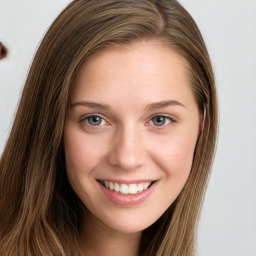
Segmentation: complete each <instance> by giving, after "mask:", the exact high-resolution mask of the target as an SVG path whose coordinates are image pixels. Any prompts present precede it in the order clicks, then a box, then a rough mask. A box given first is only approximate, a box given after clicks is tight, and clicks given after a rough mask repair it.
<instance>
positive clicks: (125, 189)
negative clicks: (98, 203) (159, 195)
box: [102, 181, 152, 195]
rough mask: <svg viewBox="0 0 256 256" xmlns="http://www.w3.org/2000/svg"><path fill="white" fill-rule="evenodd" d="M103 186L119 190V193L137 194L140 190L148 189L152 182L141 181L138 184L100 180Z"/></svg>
mask: <svg viewBox="0 0 256 256" xmlns="http://www.w3.org/2000/svg"><path fill="white" fill-rule="evenodd" d="M102 183H103V184H104V186H105V187H107V188H108V189H110V190H114V191H115V192H119V193H121V194H125V195H127V194H131V195H134V194H138V193H140V192H142V191H143V190H146V189H148V187H149V186H150V185H151V184H152V182H142V183H138V184H129V185H128V184H119V183H116V182H115V183H114V182H112V181H102Z"/></svg>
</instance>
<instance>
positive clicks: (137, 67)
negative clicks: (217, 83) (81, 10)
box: [71, 41, 192, 101]
mask: <svg viewBox="0 0 256 256" xmlns="http://www.w3.org/2000/svg"><path fill="white" fill-rule="evenodd" d="M188 70H189V69H188V64H187V61H186V60H185V59H184V58H183V57H182V56H181V55H180V54H178V53H177V52H176V51H175V50H173V49H172V48H170V47H168V46H167V45H166V44H164V43H162V42H158V41H145V42H139V43H134V44H132V45H129V46H114V47H110V48H107V49H104V50H102V51H100V52H99V53H98V54H96V55H95V56H94V57H92V58H91V59H90V60H89V61H87V62H86V63H84V64H83V66H82V67H81V69H80V70H79V72H78V75H77V77H76V79H75V81H74V84H73V86H72V90H71V101H72V100H78V98H82V97H92V98H95V99H98V100H100V99H103V98H104V99H107V98H108V97H109V98H113V94H116V96H117V97H119V98H121V97H124V98H126V97H128V96H130V97H131V98H134V99H135V98H136V97H139V98H141V99H143V98H147V99H148V100H151V99H150V98H152V100H153V99H154V98H156V97H160V98H161V100H165V99H162V98H163V97H166V98H168V99H169V97H170V96H171V95H172V94H173V96H175V94H177V93H178V94H179V93H181V92H184V93H185V94H191V93H192V92H191V86H190V81H189V74H188V72H189V71H188ZM118 94H119V95H118ZM163 95H165V96H163Z"/></svg>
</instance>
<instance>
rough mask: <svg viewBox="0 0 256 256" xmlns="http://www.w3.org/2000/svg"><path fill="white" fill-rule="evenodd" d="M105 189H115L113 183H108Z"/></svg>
mask: <svg viewBox="0 0 256 256" xmlns="http://www.w3.org/2000/svg"><path fill="white" fill-rule="evenodd" d="M106 187H107V188H109V189H111V190H114V188H115V186H114V184H113V182H111V181H109V182H108V186H106Z"/></svg>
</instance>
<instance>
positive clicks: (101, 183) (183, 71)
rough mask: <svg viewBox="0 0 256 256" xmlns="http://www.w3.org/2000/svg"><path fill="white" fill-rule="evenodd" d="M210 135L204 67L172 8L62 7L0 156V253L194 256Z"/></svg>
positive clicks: (131, 4) (185, 23)
mask: <svg viewBox="0 0 256 256" xmlns="http://www.w3.org/2000/svg"><path fill="white" fill-rule="evenodd" d="M216 130H217V100H216V91H215V85H214V76H213V72H212V68H211V63H210V59H209V56H208V53H207V50H206V47H205V44H204V42H203V39H202V36H201V34H200V32H199V30H198V28H197V26H196V24H195V22H194V21H193V19H192V18H191V16H190V15H189V14H188V13H187V12H186V10H184V8H183V7H182V6H181V5H180V4H179V3H178V2H177V1H174V0H155V1H154V0H141V1H137V0H136V1H135V0H134V1H133V0H130V1H127V0H116V1H114V0H100V1H94V0H76V1H73V2H72V3H71V4H70V5H69V6H68V7H67V8H66V9H65V10H64V11H63V12H62V13H61V14H60V16H59V17H58V18H57V19H56V21H55V22H54V23H53V25H52V26H51V27H50V29H49V31H48V32H47V34H46V35H45V37H44V39H43V41H42V43H41V45H40V47H39V49H38V51H37V54H36V56H35V59H34V61H33V64H32V66H31V69H30V72H29V75H28V78H27V81H26V84H25V87H24V91H23V95H22V98H21V101H20V105H19V108H18V111H17V114H16V118H15V121H14V124H13V128H12V131H11V133H10V137H9V140H8V142H7V144H6V147H5V150H4V152H3V154H2V157H1V162H0V194H1V197H0V209H1V210H0V255H8V256H9V255H10V256H15V255H19V256H21V255H26V256H28V255H47V256H49V255H54V256H56V255H62V256H64V255H86V256H90V255H101V256H104V255H112V256H115V255H124V256H135V255H152V256H153V255H154V256H155V255H172V256H184V255H186V256H192V255H194V252H195V234H196V223H197V218H198V213H199V210H200V206H201V202H202V199H203V195H204V191H205V187H206V184H207V180H208V176H209V171H210V167H211V164H212V159H213V154H214V148H215V140H216Z"/></svg>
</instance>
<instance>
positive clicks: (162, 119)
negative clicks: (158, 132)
mask: <svg viewBox="0 0 256 256" xmlns="http://www.w3.org/2000/svg"><path fill="white" fill-rule="evenodd" d="M170 122H174V120H172V119H171V118H170V117H167V116H161V115H158V116H154V117H153V118H152V119H151V120H150V124H151V125H153V126H157V127H162V126H165V125H167V124H168V123H170Z"/></svg>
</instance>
